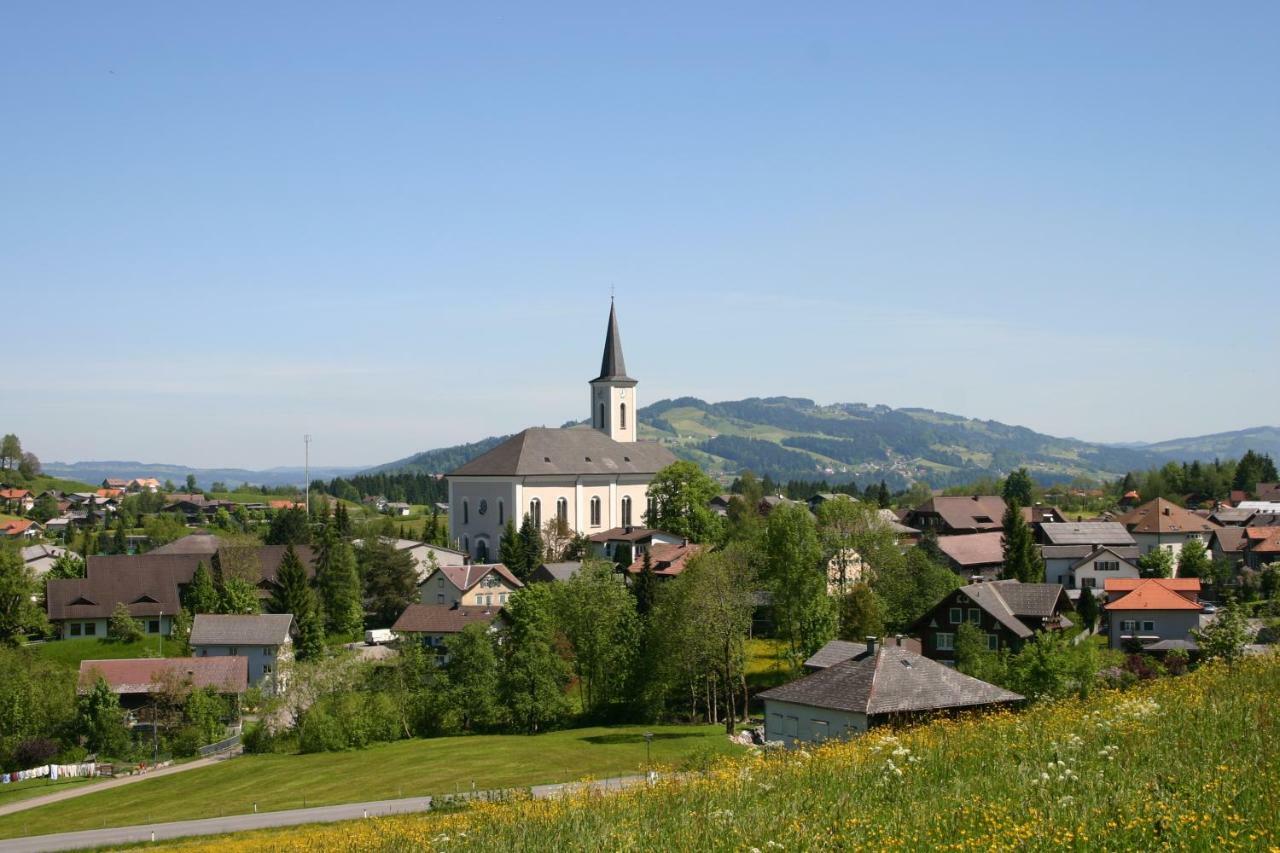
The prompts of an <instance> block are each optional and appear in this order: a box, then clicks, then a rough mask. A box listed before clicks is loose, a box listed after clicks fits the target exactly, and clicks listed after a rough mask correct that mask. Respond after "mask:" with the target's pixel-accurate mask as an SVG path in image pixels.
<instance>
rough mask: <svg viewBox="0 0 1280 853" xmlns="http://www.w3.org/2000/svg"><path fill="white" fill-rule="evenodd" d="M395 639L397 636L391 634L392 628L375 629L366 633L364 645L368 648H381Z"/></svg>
mask: <svg viewBox="0 0 1280 853" xmlns="http://www.w3.org/2000/svg"><path fill="white" fill-rule="evenodd" d="M394 639H395V635H394V634H392V633H391V629H390V628H374V629H373V630H371V631H365V632H364V644H365V645H366V646H381V645H385V644H387V643H389V642H391V641H392V640H394Z"/></svg>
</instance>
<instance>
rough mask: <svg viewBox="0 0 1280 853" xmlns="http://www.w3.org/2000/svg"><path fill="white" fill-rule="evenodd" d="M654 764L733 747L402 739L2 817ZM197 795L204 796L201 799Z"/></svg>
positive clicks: (263, 759)
mask: <svg viewBox="0 0 1280 853" xmlns="http://www.w3.org/2000/svg"><path fill="white" fill-rule="evenodd" d="M645 731H652V732H653V733H654V739H653V745H652V750H653V761H654V763H655V764H658V763H672V762H675V763H679V762H680V761H682V760H683V758H684V757H685V756H688V755H690V754H691V753H700V752H704V751H705V750H708V749H711V750H716V751H718V752H728V751H730V750H732V749H736V747H733V746H732V745H731V744H730V743H729V742H728V740H727V739H726V738H725V737H724V730H723V728H721V727H718V726H654V727H651V728H648V729H646V728H643V727H636V726H632V727H599V728H589V729H571V730H567V731H562V732H551V733H549V734H543V735H534V736H526V735H478V736H471V737H452V738H436V739H433V740H413V741H400V742H398V743H390V744H383V745H380V746H375V747H371V748H369V749H366V750H361V751H353V752H337V753H318V754H311V755H249V756H243V757H241V758H236V759H234V760H231V761H225V762H222V763H219V764H216V765H214V766H212V767H203V768H200V769H198V770H191V771H188V772H186V773H179V774H176V775H174V776H168V777H160V778H157V779H153V780H148V781H145V782H138V783H135V784H133V785H127V786H124V787H122V788H117V789H114V790H108V791H101V792H97V793H93V794H86V795H84V796H82V797H77V798H75V799H72V800H67V801H65V802H61V803H54V804H52V805H48V806H42V807H41V808H38V809H33V810H31V811H27V812H19V813H17V814H13V815H8V816H5V817H0V838H11V837H14V836H18V835H39V834H45V833H50V832H71V831H74V830H80V829H94V828H98V827H104V826H129V825H132V824H139V823H150V822H156V821H170V820H193V819H196V818H205V817H218V816H220V815H226V814H237V813H241V814H242V813H245V812H251V811H253V804H254V803H255V802H256V803H257V804H258V809H259V811H274V810H279V809H296V808H302V807H303V805H304V798H305V804H306V805H307V806H318V805H330V804H334V803H349V802H358V801H361V800H378V799H390V798H393V797H416V796H422V795H425V794H441V793H451V792H454V791H465V790H469V789H470V788H471V786H472V783H474V784H475V786H476V787H477V788H479V789H486V788H503V787H511V786H527V785H533V784H539V783H543V782H563V781H569V780H574V779H579V778H581V777H583V776H594V777H597V778H602V777H606V776H621V775H628V774H632V773H642V772H644V767H645V742H644V737H643V733H644V732H645ZM193 792H195V793H198V795H197V796H192V794H193Z"/></svg>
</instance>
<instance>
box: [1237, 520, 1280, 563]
mask: <svg viewBox="0 0 1280 853" xmlns="http://www.w3.org/2000/svg"><path fill="white" fill-rule="evenodd" d="M1246 531H1247V533H1246V539H1245V550H1244V564H1245V565H1246V566H1248V567H1249V568H1250V569H1253V570H1254V571H1257V570H1259V569H1261V568H1263V567H1264V566H1269V565H1271V564H1272V563H1280V527H1250V528H1246Z"/></svg>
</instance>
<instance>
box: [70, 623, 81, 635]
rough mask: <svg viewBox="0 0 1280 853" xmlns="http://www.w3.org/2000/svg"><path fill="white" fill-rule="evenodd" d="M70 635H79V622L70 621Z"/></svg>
mask: <svg viewBox="0 0 1280 853" xmlns="http://www.w3.org/2000/svg"><path fill="white" fill-rule="evenodd" d="M71 636H73V637H79V636H80V623H79V622H72V623H71Z"/></svg>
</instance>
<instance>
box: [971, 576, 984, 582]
mask: <svg viewBox="0 0 1280 853" xmlns="http://www.w3.org/2000/svg"><path fill="white" fill-rule="evenodd" d="M969 583H982V575H969Z"/></svg>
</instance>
